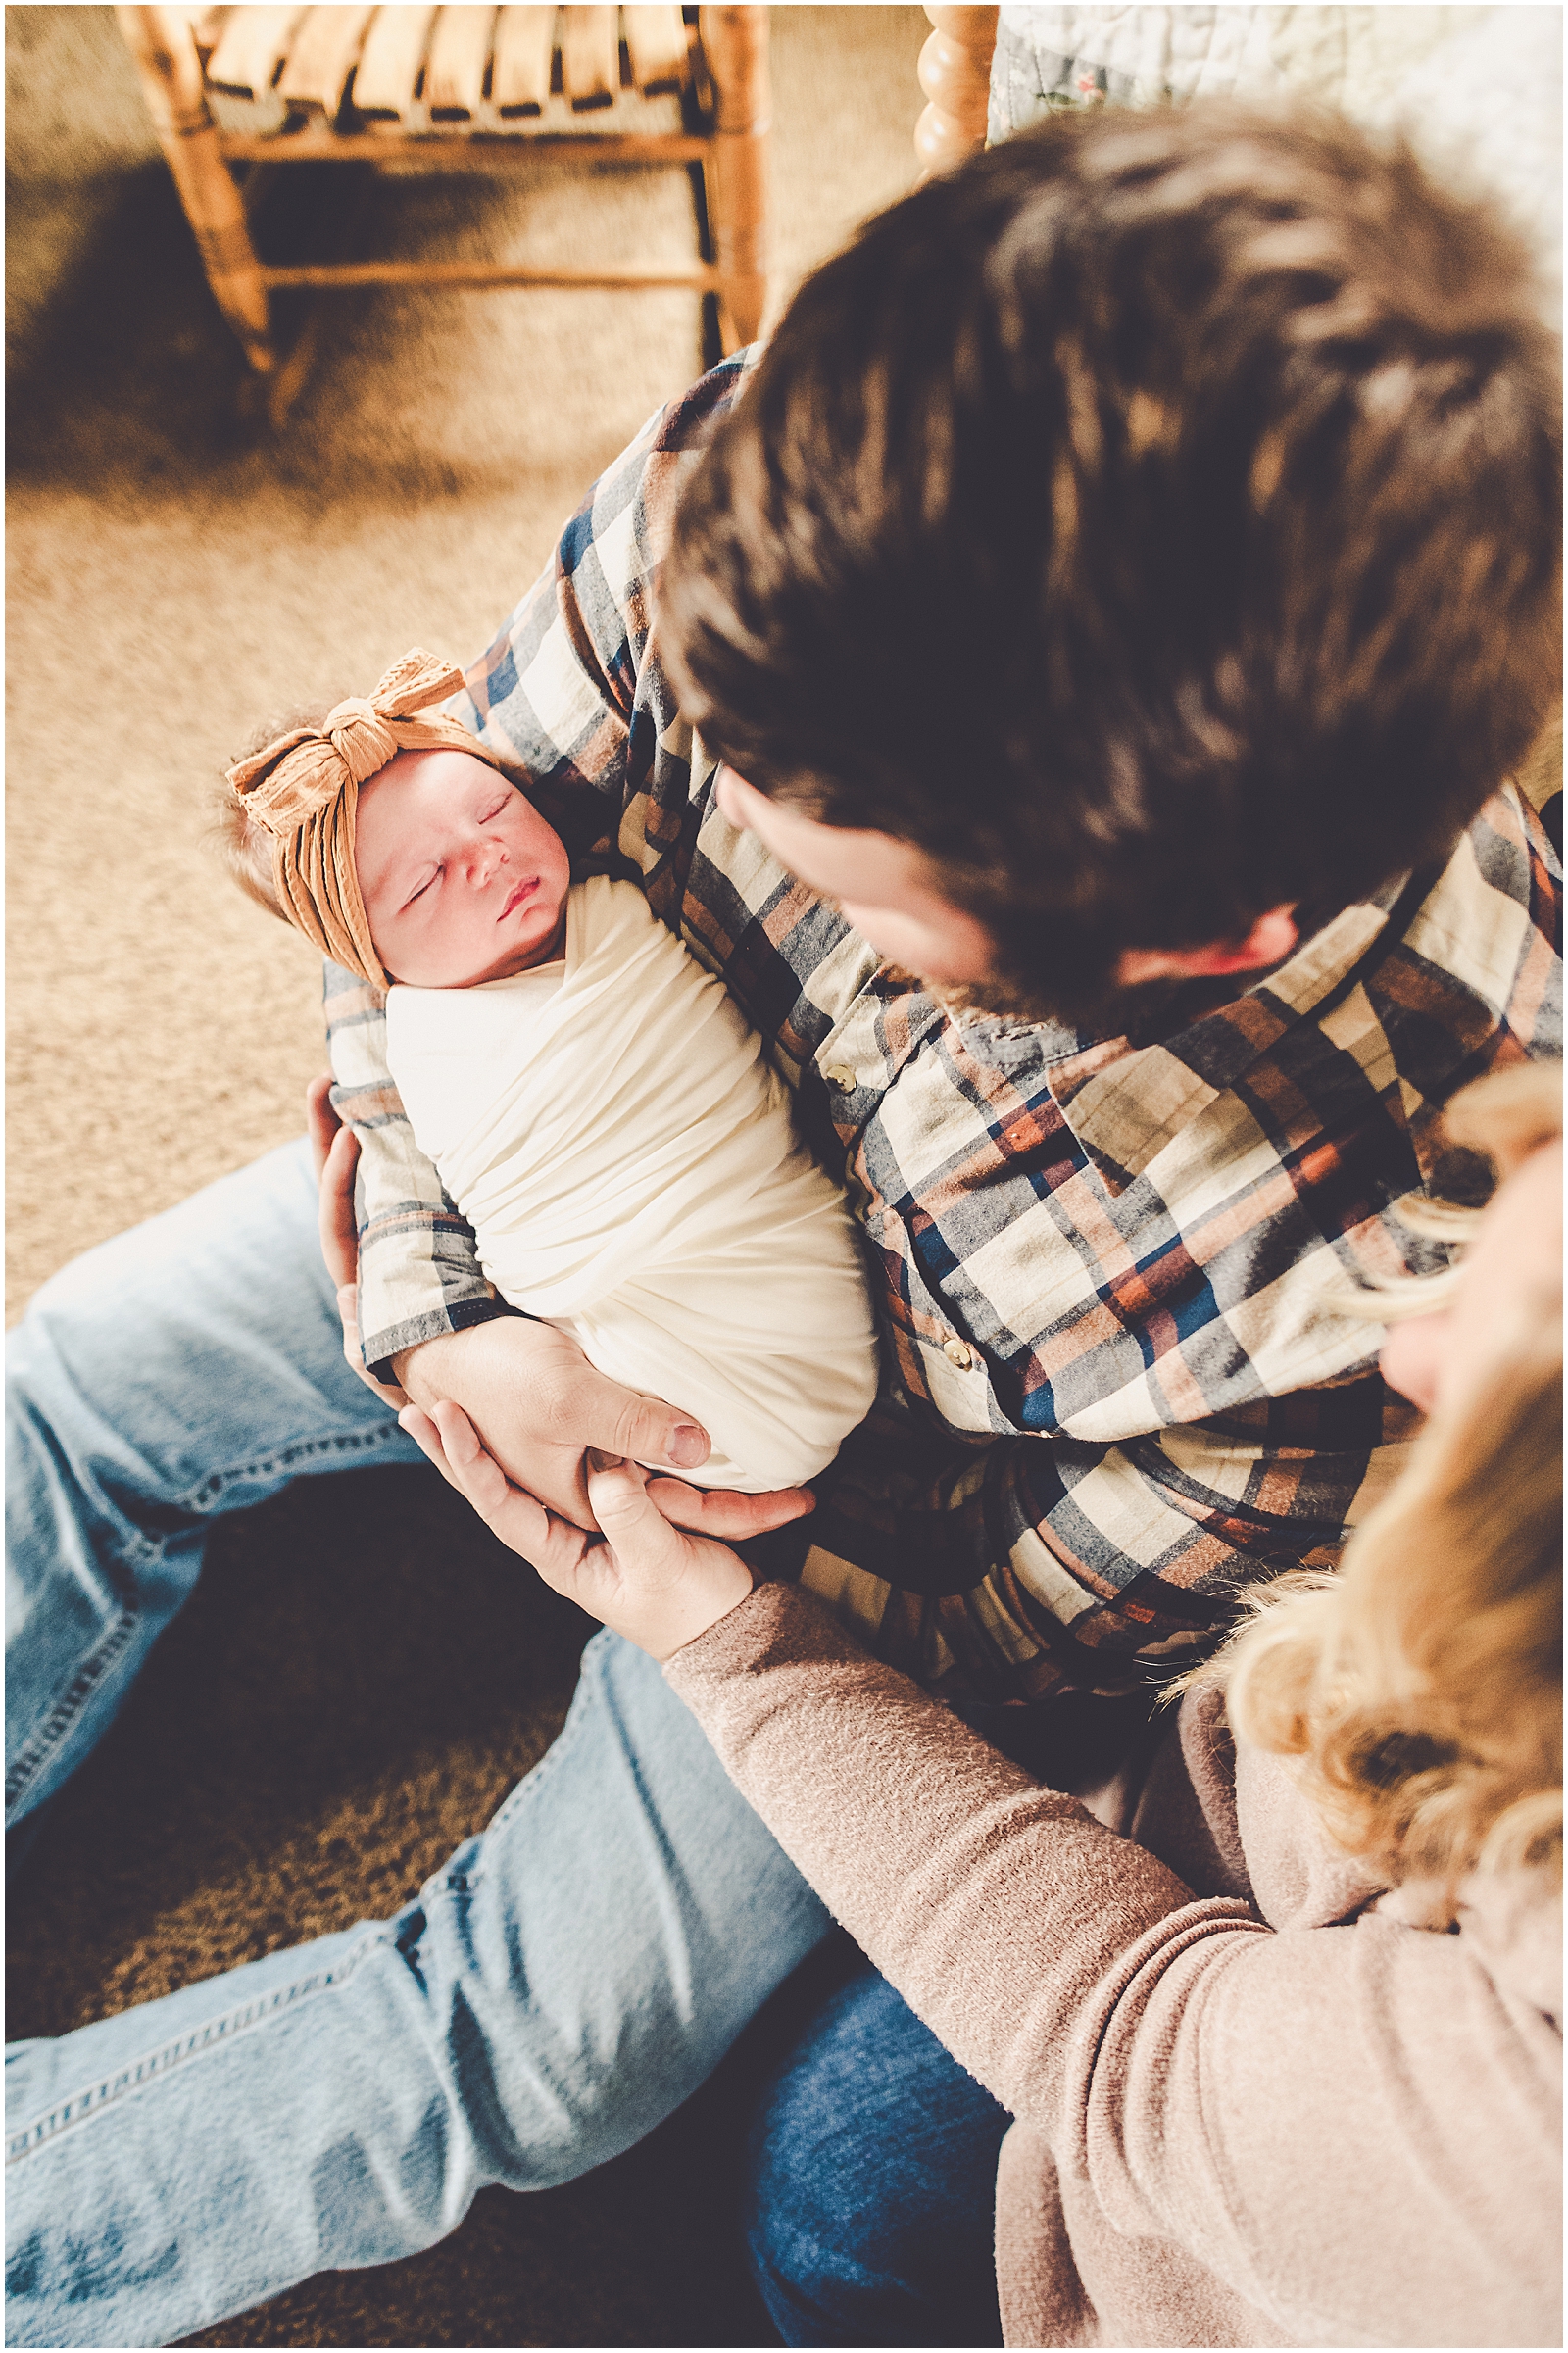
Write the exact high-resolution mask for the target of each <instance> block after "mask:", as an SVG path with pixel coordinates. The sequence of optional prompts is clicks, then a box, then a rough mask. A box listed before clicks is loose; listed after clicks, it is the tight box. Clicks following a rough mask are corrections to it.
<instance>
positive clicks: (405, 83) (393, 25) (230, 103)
mask: <svg viewBox="0 0 1568 2353" xmlns="http://www.w3.org/2000/svg"><path fill="white" fill-rule="evenodd" d="M115 13H116V16H117V17H118V18H119V21H120V25H121V29H122V30H123V33H124V36H125V39H126V41H127V43H128V44H129V47H130V50H131V53H132V55H133V56H134V58H135V60H136V64H137V67H138V69H139V72H140V74H141V81H142V87H143V89H144V91H145V93H146V97H147V103H148V106H149V108H150V110H151V112H152V117H153V122H154V124H155V125H156V128H157V131H158V136H159V139H160V142H161V144H162V146H163V150H164V154H165V156H166V157H167V159H168V162H169V168H170V171H171V172H172V174H173V179H174V185H175V187H176V188H177V189H178V191H179V198H180V202H181V203H182V205H183V206H184V208H185V214H186V218H187V219H188V220H189V221H190V225H191V229H192V232H193V234H194V236H195V239H196V244H197V249H198V251H199V252H200V255H201V259H202V264H203V267H204V269H205V270H206V272H207V277H208V282H209V284H210V285H211V287H212V290H213V293H214V295H215V296H216V298H217V301H218V304H219V308H220V309H221V312H222V314H223V317H224V318H225V319H227V321H228V323H229V325H230V327H232V329H233V331H234V333H235V335H236V336H237V337H238V339H239V342H240V345H241V348H242V349H243V351H244V354H245V357H246V359H247V361H248V362H249V364H250V368H251V369H252V371H253V379H254V380H255V382H256V384H257V388H258V390H259V392H260V393H261V396H262V398H263V399H264V401H265V405H266V409H267V413H268V415H269V417H270V419H271V421H272V422H273V424H281V422H282V421H283V418H284V417H286V415H287V413H288V410H289V409H290V407H291V406H292V404H293V402H294V400H295V398H296V396H297V395H298V393H299V390H300V387H301V385H302V384H303V382H304V380H305V377H306V374H307V372H308V369H309V367H310V361H311V354H312V349H313V344H314V336H315V326H316V321H315V319H314V317H311V318H309V319H307V322H306V324H305V326H304V327H303V328H302V329H301V331H300V332H299V334H298V335H297V337H296V339H295V340H294V342H293V343H292V344H291V345H290V346H289V347H288V348H287V349H285V348H284V347H283V346H282V345H281V344H280V342H279V339H278V335H277V331H276V326H275V322H274V319H273V314H272V304H271V301H270V297H271V295H272V293H273V291H274V290H275V289H277V288H280V287H318V288H331V287H344V286H386V285H411V284H412V285H441V286H634V287H649V286H690V287H692V288H694V289H696V290H697V291H698V292H699V293H701V294H703V295H711V296H714V297H716V300H717V309H718V330H719V338H720V340H721V342H722V345H723V348H724V349H725V350H726V351H731V350H734V349H735V348H737V346H738V345H740V344H742V343H746V342H749V341H751V340H752V339H753V338H754V337H755V336H756V334H757V331H758V328H759V326H760V321H761V317H762V311H763V307H764V303H765V299H766V292H767V269H768V255H769V210H768V187H767V134H768V114H769V89H768V70H767V10H766V8H765V7H737V8H686V9H681V8H674V7H631V8H619V9H617V8H562V9H560V10H557V9H555V8H553V7H552V8H467V7H465V8H433V7H417V6H407V5H405V6H400V7H387V8H346V7H336V8H264V7H243V8H177V7H166V8H144V7H119V8H117V9H116V12H115ZM660 92H670V93H674V94H675V96H676V97H677V98H678V100H679V104H678V107H672V108H669V109H666V110H665V111H666V112H672V113H674V114H675V116H676V118H677V123H678V127H675V128H670V129H657V130H656V129H651V128H649V127H647V125H646V123H642V122H635V121H634V122H632V123H627V120H626V118H627V117H628V116H629V115H632V116H635V115H636V114H638V113H646V112H647V110H646V109H644V108H642V106H641V100H642V99H645V98H648V97H650V96H652V95H654V94H656V93H660ZM623 94H624V95H623ZM617 107H618V113H617ZM606 110H608V113H607V112H606ZM602 115H603V116H605V120H604V126H603V128H601V127H600V121H599V118H600V117H601V116H602ZM549 153H555V154H556V155H557V156H558V157H559V156H561V155H569V156H572V157H582V156H591V157H592V158H593V160H594V161H596V162H599V161H611V160H613V161H617V162H623V163H629V164H639V165H645V166H650V167H653V168H656V169H659V168H666V169H667V168H668V167H671V166H674V167H676V168H680V169H686V170H690V169H691V167H692V166H694V165H696V166H700V168H701V176H702V193H703V196H704V199H705V204H704V207H703V208H702V212H701V213H700V217H699V218H700V227H701V226H702V223H703V219H704V216H706V227H705V228H704V230H703V233H704V234H705V235H706V239H707V242H708V251H707V252H706V253H705V254H704V255H703V257H702V258H700V259H699V260H697V261H694V262H693V263H692V264H691V265H690V266H689V267H686V268H680V267H674V268H668V267H663V266H642V265H638V264H636V263H632V262H613V261H612V262H607V263H605V264H604V265H598V264H594V263H585V264H583V265H581V266H580V267H573V268H563V269H538V268H521V267H519V268H514V267H511V266H510V265H508V264H506V263H503V262H495V261H484V260H473V261H385V262H358V261H343V260H339V261H318V262H308V263H298V264H285V265H280V266H274V265H271V264H269V263H264V262H263V261H262V260H261V259H260V258H259V256H258V254H257V251H256V246H255V244H254V242H253V239H252V234H251V221H252V215H253V213H254V211H255V209H256V206H257V203H258V200H259V198H260V196H261V193H262V190H263V188H264V187H265V185H266V184H267V183H268V182H269V181H270V179H271V177H272V171H271V168H272V167H274V166H278V165H283V164H295V163H323V162H325V163H344V164H351V165H360V166H362V167H363V166H366V165H371V166H376V165H382V166H387V167H389V168H390V169H392V170H393V171H395V172H398V173H400V174H404V173H408V172H506V171H507V170H509V169H510V168H512V167H513V166H515V165H516V164H517V163H518V161H519V160H522V159H534V158H538V157H539V156H540V155H541V154H549Z"/></svg>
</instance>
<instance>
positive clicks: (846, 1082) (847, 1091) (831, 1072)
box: [822, 1062, 858, 1095]
mask: <svg viewBox="0 0 1568 2353" xmlns="http://www.w3.org/2000/svg"><path fill="white" fill-rule="evenodd" d="M822 1076H823V1077H824V1078H825V1079H826V1081H827V1083H828V1085H829V1086H830V1087H837V1089H838V1090H839V1093H840V1094H841V1095H853V1094H854V1093H855V1090H856V1087H857V1085H858V1080H857V1078H856V1075H855V1073H854V1071H853V1070H849V1069H847V1068H846V1067H845V1065H844V1064H843V1063H842V1062H830V1063H829V1064H828V1066H827V1068H826V1069H825V1070H824V1071H823V1073H822Z"/></svg>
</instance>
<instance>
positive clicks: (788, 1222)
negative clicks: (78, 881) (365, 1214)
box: [224, 651, 877, 1492]
mask: <svg viewBox="0 0 1568 2353" xmlns="http://www.w3.org/2000/svg"><path fill="white" fill-rule="evenodd" d="M462 684H463V677H462V673H461V672H460V671H458V670H456V669H452V668H450V667H449V666H448V665H447V664H446V663H444V662H439V661H437V660H435V659H434V658H433V657H432V656H430V655H427V654H423V653H420V652H417V651H416V652H414V653H412V654H408V655H406V656H405V657H404V659H403V661H402V662H398V663H397V664H396V665H395V666H394V667H393V668H392V669H391V670H389V671H388V672H387V674H386V676H385V677H384V678H383V679H382V680H381V683H380V685H379V686H377V687H376V689H375V691H374V693H373V694H372V695H371V696H370V697H369V698H368V700H363V699H360V698H357V697H356V698H353V699H351V700H350V701H348V702H344V703H339V704H337V705H336V706H335V707H334V709H333V710H331V711H328V712H327V713H326V714H325V716H324V717H323V718H322V719H321V720H320V722H319V724H312V723H306V724H303V725H300V726H297V727H294V728H292V729H290V730H289V731H288V732H287V733H285V734H283V735H281V736H279V737H278V738H277V739H276V740H275V741H273V742H271V743H269V744H268V745H267V746H266V747H265V748H264V749H263V750H261V751H259V752H257V753H255V754H253V755H251V756H250V757H249V758H247V759H245V760H240V761H239V762H238V764H237V765H236V766H234V767H232V768H231V769H229V771H228V785H229V797H228V799H227V803H226V812H225V825H224V831H225V834H226V836H227V840H228V844H229V847H230V852H231V857H232V858H233V862H234V864H235V867H236V871H237V872H238V874H239V877H240V879H241V881H242V882H243V883H244V884H245V886H246V887H247V889H249V890H250V891H251V893H252V896H254V897H258V898H260V899H261V900H262V901H263V902H264V904H266V905H268V906H270V907H272V908H273V909H274V911H275V912H277V913H279V914H281V915H283V916H285V917H286V919H287V920H288V921H290V922H292V923H293V924H294V925H295V926H296V928H297V929H298V930H300V931H302V932H303V933H304V934H305V936H306V937H307V938H308V939H309V940H310V941H311V942H312V944H313V945H314V946H315V947H316V948H317V949H318V950H319V952H320V953H321V954H322V955H323V956H329V957H330V958H331V959H332V961H333V962H334V963H337V964H340V965H343V966H344V967H345V968H346V969H348V970H349V971H351V972H355V973H357V974H359V975H360V977H361V978H363V979H365V980H367V981H368V982H369V983H370V984H371V985H372V987H374V988H376V989H378V990H384V991H386V992H387V998H386V1025H387V1061H388V1064H389V1066H390V1069H391V1073H392V1077H393V1079H394V1081H395V1083H396V1085H397V1088H398V1092H399V1095H400V1096H401V1098H402V1102H403V1107H404V1109H405V1111H406V1112H407V1113H408V1116H409V1119H410V1122H411V1124H412V1126H413V1129H414V1134H415V1139H416V1142H417V1145H418V1147H419V1149H420V1151H421V1152H423V1153H424V1154H425V1155H426V1157H427V1158H428V1159H430V1160H431V1161H433V1162H434V1164H435V1167H436V1169H437V1171H438V1173H439V1175H440V1178H441V1182H442V1184H443V1185H444V1187H445V1188H446V1191H447V1193H448V1195H449V1196H450V1198H451V1199H452V1200H453V1201H455V1202H456V1203H457V1206H458V1207H459V1209H460V1210H461V1211H462V1213H463V1215H464V1217H465V1218H466V1220H467V1222H468V1223H469V1225H471V1226H472V1228H473V1231H474V1234H475V1236H476V1238H477V1247H478V1254H479V1262H480V1264H481V1266H482V1267H483V1269H484V1272H485V1275H486V1277H487V1278H488V1280H489V1281H490V1282H491V1283H493V1284H494V1285H495V1288H496V1290H497V1291H498V1292H499V1293H500V1294H501V1296H502V1297H503V1298H504V1299H508V1300H509V1301H510V1302H511V1303H512V1305H514V1306H515V1307H520V1308H522V1309H523V1310H524V1311H525V1312H526V1313H528V1314H529V1315H533V1316H537V1317H539V1318H541V1319H542V1320H544V1321H546V1322H548V1323H552V1324H555V1325H557V1326H559V1327H560V1328H561V1329H562V1330H563V1331H565V1332H568V1333H569V1334H570V1335H571V1336H572V1337H573V1339H575V1340H576V1342H577V1344H578V1345H579V1347H580V1348H582V1350H583V1352H584V1354H585V1355H586V1356H587V1357H588V1358H589V1360H590V1361H591V1362H592V1363H593V1364H595V1365H597V1366H598V1368H599V1370H600V1371H601V1372H603V1373H606V1374H609V1375H610V1376H611V1377H612V1378H613V1379H614V1380H616V1381H619V1382H622V1383H623V1384H624V1385H625V1386H626V1387H627V1388H629V1389H635V1390H639V1391H641V1392H643V1393H644V1394H647V1395H651V1396H656V1397H662V1398H663V1399H664V1401H665V1402H666V1403H668V1404H671V1405H675V1406H678V1407H679V1408H680V1409H681V1410H682V1411H684V1412H688V1413H690V1414H692V1415H693V1416H694V1417H695V1418H696V1419H697V1420H698V1421H700V1422H701V1423H702V1424H703V1425H704V1427H705V1428H706V1429H707V1431H708V1433H709V1435H710V1437H711V1440H712V1452H711V1455H710V1457H709V1459H708V1461H707V1463H706V1464H705V1465H704V1466H703V1468H702V1470H701V1471H700V1472H698V1473H697V1474H696V1479H697V1481H698V1483H699V1484H701V1485H703V1486H706V1487H728V1488H739V1489H742V1490H745V1491H748V1492H760V1491H764V1490H766V1489H770V1488H779V1487H794V1486H798V1485H799V1484H800V1483H801V1482H802V1481H804V1480H806V1479H809V1478H811V1477H813V1476H814V1475H815V1473H816V1472H818V1471H820V1470H822V1469H824V1468H825V1466H826V1465H827V1464H828V1463H829V1462H830V1461H831V1460H832V1459H833V1456H834V1455H835V1454H836V1452H837V1451H838V1448H839V1446H840V1443H841V1441H842V1440H843V1439H844V1438H845V1437H846V1436H847V1434H848V1433H849V1432H850V1431H851V1430H853V1429H854V1428H855V1427H856V1425H857V1424H858V1422H859V1421H861V1420H862V1419H863V1417H864V1415H865V1414H866V1412H867V1411H868V1409H869V1407H870V1404H871V1401H872V1398H873V1397H874V1395H875V1391H876V1377H877V1366H876V1337H875V1326H874V1320H873V1317H872V1313H871V1307H870V1302H869V1299H868V1297H867V1293H866V1287H865V1279H864V1274H863V1271H862V1267H861V1261H860V1252H859V1245H858V1236H857V1231H856V1226H855V1222H854V1220H853V1218H852V1216H851V1214H850V1211H849V1209H848V1206H847V1204H846V1202H845V1200H844V1197H843V1194H842V1193H841V1192H840V1190H839V1188H838V1187H837V1186H836V1185H834V1184H833V1183H832V1182H831V1180H830V1179H829V1178H828V1177H827V1176H826V1175H825V1174H824V1173H823V1171H822V1170H821V1169H820V1168H819V1167H818V1166H817V1164H816V1162H815V1161H814V1160H813V1159H812V1157H811V1155H810V1153H809V1151H808V1150H807V1148H806V1146H805V1145H804V1143H803V1142H802V1141H801V1139H800V1137H799V1136H798V1135H797V1133H796V1130H795V1125H794V1120H793V1116H792V1109H791V1102H790V1094H789V1090H788V1088H787V1087H786V1086H785V1085H784V1083H783V1081H782V1080H781V1079H780V1078H779V1077H778V1075H777V1073H776V1072H775V1071H774V1069H773V1068H772V1066H771V1064H770V1063H769V1062H768V1061H767V1059H766V1058H765V1056H764V1054H762V1051H761V1047H760V1042H759V1040H758V1038H757V1036H756V1034H755V1032H754V1031H752V1030H751V1029H750V1028H749V1027H748V1026H747V1023H746V1021H745V1019H744V1017H743V1016H742V1014H741V1013H740V1011H739V1010H738V1008H737V1007H736V1005H735V1004H734V1002H733V1000H732V999H731V998H730V997H729V996H728V995H727V994H726V992H725V990H724V989H723V987H722V985H721V984H720V983H719V982H718V981H717V980H715V979H714V978H713V976H712V975H711V973H709V972H706V971H705V970H704V969H703V967H702V966H701V965H700V964H699V963H697V961H696V960H695V959H694V958H693V957H692V956H690V955H689V954H688V953H687V951H686V949H685V948H684V947H683V946H682V944H681V942H680V941H679V940H678V939H677V938H676V937H675V935H674V933H673V932H671V931H670V930H668V929H667V927H666V926H665V925H664V924H663V923H662V922H661V921H660V919H659V917H658V916H657V915H656V914H655V913H654V912H653V909H652V908H651V907H649V905H648V902H647V900H646V899H645V898H644V896H643V894H642V892H641V891H640V890H639V889H638V888H637V886H636V885H635V884H634V883H630V882H617V881H612V880H610V879H608V878H607V877H604V876H591V877H590V878H588V879H587V880H586V881H581V882H573V881H572V879H571V875H570V870H569V864H568V859H567V854H566V851H565V848H564V845H563V843H562V841H561V839H560V837H559V835H557V834H556V833H555V832H553V831H552V829H551V827H550V826H549V825H547V824H546V822H545V820H544V819H543V817H542V816H541V815H540V814H539V812H538V810H537V809H535V808H534V807H533V805H532V803H531V802H530V801H529V800H528V799H527V798H526V796H525V795H524V794H523V792H522V791H521V790H520V789H519V787H518V786H517V785H515V783H514V782H513V781H512V778H511V775H510V774H509V773H508V772H507V771H506V770H504V769H503V768H502V766H501V765H500V763H499V760H498V759H497V756H496V755H495V754H494V753H492V752H490V751H489V750H488V749H487V748H486V747H485V746H484V745H483V744H481V743H480V742H479V740H478V738H477V737H476V736H474V735H473V734H471V733H470V732H469V730H468V729H467V728H466V727H464V726H463V725H462V724H461V722H460V721H458V720H456V719H454V718H451V717H449V716H448V715H447V714H445V713H444V712H439V711H430V706H431V705H433V704H437V703H439V702H441V701H442V700H444V699H445V698H446V697H447V696H449V695H451V694H453V693H455V692H456V691H457V690H458V689H459V688H460V687H461V686H462ZM424 712H428V713H429V715H427V716H420V715H417V714H420V713H424Z"/></svg>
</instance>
